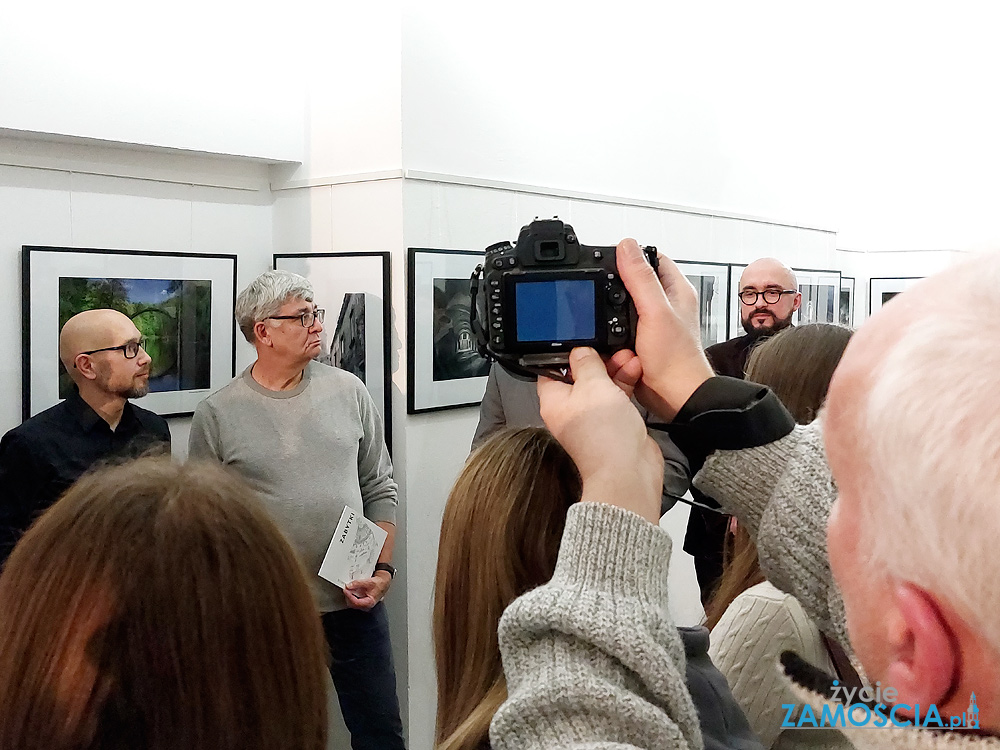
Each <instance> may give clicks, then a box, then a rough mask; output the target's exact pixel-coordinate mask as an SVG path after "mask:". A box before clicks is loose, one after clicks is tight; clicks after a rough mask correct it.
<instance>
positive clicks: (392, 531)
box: [375, 521, 396, 563]
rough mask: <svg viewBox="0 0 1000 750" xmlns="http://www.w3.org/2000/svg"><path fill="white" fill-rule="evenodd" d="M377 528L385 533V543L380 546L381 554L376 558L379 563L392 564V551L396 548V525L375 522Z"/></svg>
mask: <svg viewBox="0 0 1000 750" xmlns="http://www.w3.org/2000/svg"><path fill="white" fill-rule="evenodd" d="M375 525H376V526H378V527H379V528H380V529H382V530H383V531H384V532H385V533H386V537H385V543H384V544H383V545H382V552H381V554H380V555H379V556H378V561H379V562H380V563H392V550H393V548H394V547H395V546H396V524H394V523H389V522H388V521H376V522H375Z"/></svg>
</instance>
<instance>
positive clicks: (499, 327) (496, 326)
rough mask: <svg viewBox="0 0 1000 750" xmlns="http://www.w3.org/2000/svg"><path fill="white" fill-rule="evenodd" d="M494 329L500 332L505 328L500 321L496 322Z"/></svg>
mask: <svg viewBox="0 0 1000 750" xmlns="http://www.w3.org/2000/svg"><path fill="white" fill-rule="evenodd" d="M493 328H495V329H496V330H498V331H499V330H500V329H501V328H503V323H501V322H500V321H499V320H497V321H494V323H493Z"/></svg>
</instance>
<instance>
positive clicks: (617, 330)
mask: <svg viewBox="0 0 1000 750" xmlns="http://www.w3.org/2000/svg"><path fill="white" fill-rule="evenodd" d="M611 333H613V334H614V335H615V336H624V335H625V326H623V325H622V324H621V323H615V324H614V325H613V326H611Z"/></svg>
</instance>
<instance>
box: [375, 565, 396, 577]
mask: <svg viewBox="0 0 1000 750" xmlns="http://www.w3.org/2000/svg"><path fill="white" fill-rule="evenodd" d="M375 570H376V571H378V570H384V571H385V572H386V573H388V574H389V579H390V580H392V579H393V578H395V577H396V569H395V568H394V567H392V566H391V565H390V564H389V563H384V562H380V563H375ZM373 572H374V571H373Z"/></svg>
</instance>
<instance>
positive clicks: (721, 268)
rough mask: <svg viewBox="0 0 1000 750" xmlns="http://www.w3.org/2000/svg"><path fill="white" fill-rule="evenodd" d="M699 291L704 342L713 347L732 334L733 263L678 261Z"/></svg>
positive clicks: (703, 343) (699, 318)
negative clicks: (730, 294) (731, 287)
mask: <svg viewBox="0 0 1000 750" xmlns="http://www.w3.org/2000/svg"><path fill="white" fill-rule="evenodd" d="M676 263H677V267H678V268H680V270H681V272H682V273H683V274H684V275H685V276H686V277H687V280H688V281H690V282H691V284H692V285H693V286H694V288H695V291H697V292H698V322H699V324H700V326H701V345H702V346H711V345H712V344H718V343H720V342H722V341H725V340H726V339H727V338H728V337H729V328H728V322H727V321H728V314H729V264H728V263H705V262H693V261H686V260H679V261H676Z"/></svg>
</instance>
